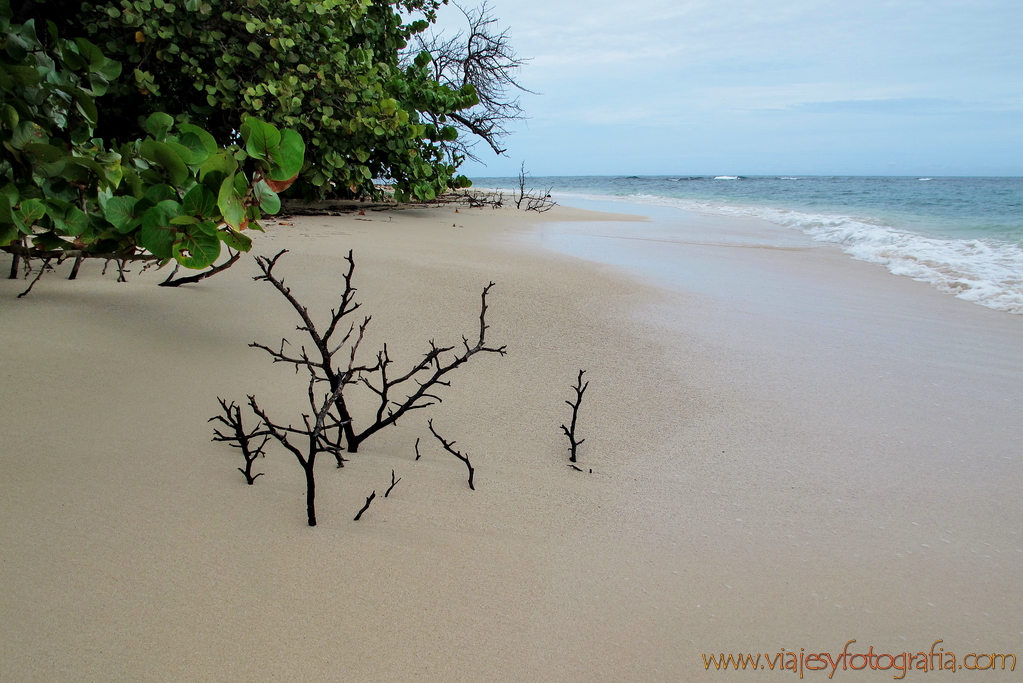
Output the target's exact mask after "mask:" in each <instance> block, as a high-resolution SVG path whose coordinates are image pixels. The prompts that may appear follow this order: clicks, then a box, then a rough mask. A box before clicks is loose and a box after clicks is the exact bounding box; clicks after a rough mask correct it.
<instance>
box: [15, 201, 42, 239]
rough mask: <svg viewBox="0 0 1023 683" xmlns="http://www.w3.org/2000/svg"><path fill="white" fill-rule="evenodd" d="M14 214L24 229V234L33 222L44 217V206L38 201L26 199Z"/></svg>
mask: <svg viewBox="0 0 1023 683" xmlns="http://www.w3.org/2000/svg"><path fill="white" fill-rule="evenodd" d="M14 213H15V216H16V217H17V219H18V220H19V221H21V224H22V225H24V226H25V227H26V232H29V231H30V230H29V229H30V228H31V227H32V226H33V225H34V224H35V222H36V221H38V220H39V219H40V218H42V217H43V216H45V215H46V205H44V204H43V202H42V201H40V200H39V199H26V200H25V201H23V202H22V203H21V206H20V207H18V210H17V211H15V212H14Z"/></svg>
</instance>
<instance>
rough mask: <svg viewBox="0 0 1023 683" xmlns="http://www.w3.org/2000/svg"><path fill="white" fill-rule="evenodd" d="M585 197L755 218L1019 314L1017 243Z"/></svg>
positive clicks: (794, 215)
mask: <svg viewBox="0 0 1023 683" xmlns="http://www.w3.org/2000/svg"><path fill="white" fill-rule="evenodd" d="M576 196H579V195H576ZM590 198H592V199H604V200H608V199H610V200H615V201H623V200H624V201H630V202H634V203H637V204H654V205H658V206H673V207H676V208H679V209H684V210H687V211H697V212H702V213H712V214H718V215H725V216H746V217H751V218H760V219H763V220H767V221H770V222H772V223H776V224H778V225H782V226H785V227H789V228H794V229H797V230H801V231H802V232H804V233H806V234H807V235H809V236H810V237H812V238H813V239H815V240H818V241H821V242H833V243H835V244H838V245H840V246H841V248H842V250H843V251H844V252H845V253H847V254H849V255H850V256H852V257H853V258H855V259H857V260H860V261H868V262H870V263H877V264H880V265H883V266H885V267H886V268H888V270H889V271H891V272H892V273H894V274H895V275H905V276H907V277H911V278H913V279H914V280H920V281H923V282H928V283H930V284H932V285H934V287H936V288H937V289H939V290H941V291H943V292H948V293H949V294H953V295H954V296H956V297H958V298H960V299H964V300H966V301H972V302H974V303H978V304H980V305H981V306H987V307H988V308H993V309H996V310H999V311H1006V312H1008V313H1015V314H1023V248H1021V246H1023V245H1020V244H1013V243H1010V242H1004V241H999V240H991V239H953V238H941V237H929V236H927V235H921V234H918V233H914V232H909V231H905V230H898V229H896V228H893V227H890V226H887V225H883V224H880V223H873V222H870V220H869V219H863V218H855V217H852V216H840V215H826V214H811V213H803V212H800V211H790V210H787V209H778V208H772V207H763V206H729V205H720V204H713V203H710V202H704V201H696V200H686V199H672V198H667V197H658V196H654V195H632V196H630V197H608V196H604V197H596V196H590Z"/></svg>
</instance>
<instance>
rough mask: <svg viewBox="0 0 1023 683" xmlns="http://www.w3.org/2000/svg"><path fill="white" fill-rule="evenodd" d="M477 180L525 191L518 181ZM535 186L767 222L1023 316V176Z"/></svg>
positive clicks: (556, 180) (548, 182)
mask: <svg viewBox="0 0 1023 683" xmlns="http://www.w3.org/2000/svg"><path fill="white" fill-rule="evenodd" d="M473 183H474V185H475V186H476V187H485V188H502V189H513V188H516V187H517V186H518V181H517V179H516V178H474V179H473ZM528 188H533V189H535V190H541V189H542V190H544V191H547V190H550V192H551V194H552V196H553V197H554V198H555V200H559V199H560V200H562V201H563V202H565V201H567V202H571V200H572V198H579V199H589V200H605V201H607V200H610V201H616V202H628V203H632V204H640V205H647V206H659V207H666V208H676V209H682V210H686V211H695V212H700V213H705V214H717V215H725V216H746V217H753V218H760V219H763V220H766V221H769V222H771V223H775V224H777V225H780V226H784V227H785V228H791V229H793V230H799V231H801V232H803V233H805V234H807V235H809V236H810V237H812V238H813V239H814V240H818V241H821V242H831V243H835V244H837V245H839V246H840V247H841V249H842V250H843V251H845V252H846V253H848V254H849V255H850V256H851V257H852V258H855V259H859V260H863V261H869V262H871V263H876V264H879V265H882V266H884V267H886V268H888V270H890V271H891V272H892V273H895V274H897V275H904V276H907V277H911V278H914V279H916V280H921V281H925V282H929V283H931V284H932V285H933V286H935V287H936V288H938V289H939V290H942V291H945V292H948V293H950V294H953V295H955V296H957V297H959V298H961V299H965V300H968V301H972V302H975V303H978V304H981V305H983V306H987V307H989V308H994V309H997V310H1001V311H1006V312H1009V313H1015V314H1023V178H946V177H933V178H931V177H842V176H582V177H530V178H527V189H528ZM637 208H638V207H637ZM662 215H663V214H662Z"/></svg>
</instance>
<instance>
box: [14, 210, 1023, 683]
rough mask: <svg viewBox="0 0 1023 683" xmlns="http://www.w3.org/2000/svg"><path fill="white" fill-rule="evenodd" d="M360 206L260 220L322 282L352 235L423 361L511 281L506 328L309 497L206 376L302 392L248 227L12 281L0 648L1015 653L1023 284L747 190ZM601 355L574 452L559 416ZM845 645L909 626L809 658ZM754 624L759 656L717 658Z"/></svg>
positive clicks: (71, 673) (541, 662)
mask: <svg viewBox="0 0 1023 683" xmlns="http://www.w3.org/2000/svg"><path fill="white" fill-rule="evenodd" d="M596 208H600V209H602V210H604V211H608V210H611V211H614V210H616V209H615V207H614V206H599V207H596ZM619 210H621V209H619ZM366 213H367V215H365V216H355V215H350V216H340V217H296V218H294V219H291V220H288V221H287V223H289V224H288V225H274V224H272V223H271V224H268V229H267V234H266V235H259V236H257V237H256V239H255V242H254V252H255V253H259V254H264V255H272V254H274V253H276V252H277V251H279V250H280V249H288V250H289V252H290V253H289V254H287V255H286V256H284V257H282V259H281V262H280V265H279V266H278V268H279V272H280V273H281V274H283V275H284V276H285V277H286V279H287V282H288V284H289V285H290V286H291V287H292V288H293V289H294V291H295V293H296V295H297V296H298V297H299V298H300V299H301V300H302V301H303V303H305V304H306V305H307V306H308V307H309V308H310V311H311V312H312V313H313V314H314V316H316V315H318V316H320V318H322V317H323V316H325V315H326V314H327V311H328V310H329V308H330V307H331V306H332V305H335V304H336V296H337V294H338V292H339V289H338V287H339V283H340V282H341V275H342V274H343V266H344V263H343V260H342V259H343V256H344V255H345V254H347V252H348V250H349V249H351V250H353V251H354V257H355V260H356V264H357V269H356V275H355V284H356V286H357V287H358V300H359V301H360V302H361V303H362V305H363V309H362V310H363V311H365V313H366V314H371V315H372V316H373V319H372V323H371V326H370V328H369V332H368V334H367V339H366V341H365V342H364V348H365V349H366V350H367V351H371V352H375V350H376V349H378V348H379V347H380V346H381V345H382V344H383V343H384V342H386V343H387V344H388V349H389V350H390V353H391V356H392V357H393V358H394V359H395V362H396V365H397V367H399V368H401V367H405V366H409V365H411V364H413V363H414V362H417V361H418V359H419V358H420V357H421V355H422V354H423V353H424V352H425V351H426V350H427V349H428V342H429V340H431V339H435V340H436V341H437V342H438V343H445V344H451V343H460V340H461V336H462V335H463V334H465V335H467V336H470V337H471V336H472V335H473V334H474V332H475V330H476V327H475V326H476V325H478V315H479V295H480V291H481V290H482V288H483V287H484V286H485V285H486V284H487V283H488V282H490V281H494V282H495V283H496V285H495V287H494V288H493V290H492V291H491V294H490V297H489V304H490V309H489V311H488V322H489V324H490V330H489V331H488V341H493V342H494V343H496V344H506V345H507V348H508V354H507V356H506V357H498V356H497V355H484V356H478V357H475V358H473V359H472V361H471V362H470V363H468V364H467V366H466V367H465V368H463V369H460V370H459V371H457V372H455V373H454V374H453V375H452V376H451V380H452V386H450V387H447V388H444V389H443V390H442V393H441V397H442V398H443V403H441V404H440V405H437V406H433V407H431V408H428V409H426V410H422V411H416V412H414V413H412V414H411V415H409V416H408V417H407V418H406V419H403V420H402V421H401V422H400V423H399V425H398V426H396V427H394V428H391V429H388V430H384V431H382V432H380V433H379V434H377V435H375V436H374V437H372V438H370V439H369V440H368V441H367V442H366V443H365V444H364V445H363V446H362V448H361V449H360V452H359V453H358V454H356V455H353V456H352V458H351V460H350V462H349V463H347V465H346V467H345V468H343V469H337V468H335V467H334V465H333V462H332V461H330V460H329V458H324V459H322V460H321V461H319V462H318V464H317V484H318V489H317V501H318V502H317V508H318V517H319V525H318V526H317V527H315V528H310V527H308V526H307V525H306V521H305V507H304V505H305V503H304V494H305V490H304V479H303V475H302V471H301V468H300V467H299V465H298V464H297V463H296V462H295V459H294V457H293V456H291V455H290V454H288V453H286V452H284V451H283V450H282V449H280V448H276V447H272V446H271V447H270V451H269V455H268V456H267V457H266V458H264V459H260V460H259V461H258V462H257V463H256V471H261V472H263V473H265V476H262V477H260V478H259V479H258V480H257V481H256V483H255V485H254V486H247V485H246V484H245V480H244V478H243V477H242V475H241V474H240V473H239V472H238V471H237V469H236V468H238V467H240V466H242V465H243V462H242V459H241V457H240V456H239V455H238V453H237V451H235V450H234V449H231V448H230V447H229V446H228V445H226V444H223V443H214V442H211V441H210V437H211V436H212V435H213V432H212V426H211V425H210V424H208V423H207V420H208V418H210V417H212V416H213V415H215V414H216V412H217V398H218V397H222V398H225V399H227V400H234V401H237V402H242V401H243V400H244V399H245V396H246V395H248V394H254V395H256V396H257V397H258V398H259V399H260V401H261V403H263V404H265V407H266V408H267V410H268V411H270V412H272V413H273V414H275V415H278V416H281V418H282V419H283V420H285V421H287V420H292V421H296V422H297V421H298V420H299V419H300V417H299V412H300V411H301V410H302V409H303V407H304V403H303V401H304V392H305V390H306V386H305V383H304V381H303V380H302V378H301V376H299V377H296V375H295V373H294V370H293V368H289V367H284V366H282V365H273V364H271V362H270V359H269V357H268V356H267V355H266V354H265V353H264V352H262V351H260V350H258V349H253V348H249V346H248V344H249V343H251V342H254V341H258V342H261V343H266V344H268V345H271V346H274V345H276V344H277V343H279V342H280V339H281V338H282V337H287V338H288V339H290V340H291V341H293V342H296V341H299V340H300V336H299V334H298V333H297V332H295V325H296V323H297V319H296V317H295V314H294V312H293V311H292V310H291V309H290V308H289V307H288V305H287V303H286V302H285V301H284V300H283V299H282V298H281V297H280V295H279V294H277V292H276V291H274V290H273V289H272V287H270V286H269V285H268V284H266V283H260V282H253V280H252V277H253V276H254V275H256V274H258V270H257V268H256V266H255V264H254V263H253V261H252V259H251V258H250V257H246V258H244V259H242V260H241V261H240V262H239V263H238V264H237V265H236V266H235V267H234V268H232V269H231V270H229V271H227V272H226V273H224V274H221V275H218V276H217V277H214V278H212V279H210V280H207V281H205V282H203V283H200V284H197V285H193V286H188V287H183V288H180V289H176V290H175V289H170V290H168V289H164V288H160V287H157V286H156V283H157V282H159V281H160V280H162V279H163V278H164V277H165V275H164V274H163V273H158V272H147V273H142V274H139V273H137V272H136V273H132V274H131V275H130V276H129V282H128V283H116V282H115V278H114V277H111V276H109V275H108V276H105V277H104V276H101V275H100V272H99V271H100V268H101V266H100V265H99V264H86V266H84V267H83V269H82V273H81V275H80V276H79V279H78V280H77V281H75V282H68V281H67V280H65V279H62V278H61V277H60V276H59V274H57V275H50V276H48V277H44V278H43V280H42V281H41V282H40V283H39V284H38V285H37V286H36V288H35V289H34V291H33V292H32V293H31V294H30V295H29V296H28V297H26V298H25V299H21V300H19V299H16V298H15V296H16V295H17V293H19V292H20V291H22V290H23V289H24V288H25V286H26V285H25V283H24V282H23V281H16V282H15V281H8V280H3V284H2V285H0V316H2V319H3V325H2V327H0V340H2V344H0V348H2V349H3V351H2V353H3V355H4V358H3V362H2V366H0V367H2V369H3V370H2V380H0V381H2V383H3V385H2V386H3V394H4V397H5V398H4V406H5V407H4V410H3V411H2V413H0V433H2V434H3V448H2V450H0V466H2V469H3V473H4V474H3V476H2V477H0V520H2V521H0V545H2V547H3V552H2V556H0V558H2V559H0V577H2V578H0V580H2V585H3V590H2V591H0V680H3V681H12V682H18V683H20V682H26V683H27V682H44V681H45V682H50V681H96V682H104V683H114V682H122V681H123V682H147V681H153V682H157V681H161V682H162V681H209V682H217V683H223V682H233V681H238V682H241V681H245V682H251V681H272V680H274V681H380V682H385V681H436V682H444V683H453V682H455V681H495V682H496V681H500V682H505V681H507V682H518V681H544V682H561V681H564V682H579V683H582V682H595V681H608V682H612V681H614V682H622V681H643V682H646V681H650V682H660V681H694V680H704V679H725V678H738V677H744V676H746V677H748V676H755V677H760V678H764V679H769V680H782V679H785V678H786V677H787V678H788V679H791V677H792V676H793V673H794V672H793V671H791V670H784V669H783V667H784V665H785V663H786V662H789V661H797V662H798V663H799V667H802V668H799V669H798V670H797V671H796V672H795V673H797V674H799V673H801V675H802V676H803V677H804V678H809V679H816V680H824V679H826V678H827V677H828V675H829V674H833V675H834V678H835V679H839V678H841V679H850V680H877V681H881V680H889V679H890V678H901V677H903V676H904V677H905V678H907V679H913V678H920V677H923V676H925V674H935V675H940V674H945V673H951V672H952V671H951V670H949V669H946V668H941V669H940V670H931V671H925V670H923V669H921V668H918V667H919V665H920V662H922V661H924V659H923V658H922V657H918V656H916V653H918V652H925V651H928V650H929V649H933V651H934V652H935V653H940V652H941V650H942V649H943V655H944V657H942V656H938V658H937V659H936V660H935V659H933V658H931V657H929V656H928V658H927V660H926V661H927V662H929V664H928V667H929V668H933V667H935V666H936V665H935V664H934V663H933V662H935V661H937V662H938V663H940V664H941V665H942V667H945V666H948V665H949V663H950V661H951V660H950V659H949V657H948V655H952V656H953V658H954V666H955V667H956V668H955V670H956V671H961V673H963V674H966V672H967V669H969V668H971V662H972V665H973V666H976V665H978V664H983V663H984V662H986V661H988V660H985V659H983V658H980V659H979V660H978V658H977V657H974V659H972V660H971V659H969V658H967V655H969V654H973V655H977V654H985V653H986V654H987V655H991V654H1002V655H1008V654H1013V655H1015V656H1016V657H1018V656H1023V590H1021V589H1020V585H1021V579H1023V496H1021V495H1020V486H1021V482H1023V449H1021V445H1023V440H1021V436H1023V316H1016V315H1011V314H1007V313H1003V312H999V311H994V310H991V309H987V308H983V307H981V306H977V305H974V304H971V303H968V302H965V301H961V300H958V299H955V298H954V297H952V296H950V295H948V294H943V293H941V292H938V291H936V290H934V289H933V288H931V287H930V286H929V285H927V284H925V283H920V282H914V281H913V280H910V279H908V278H904V277H898V276H894V275H891V274H889V273H887V272H886V271H885V270H884V269H882V268H880V267H878V266H874V265H871V264H867V263H862V262H857V261H854V260H852V259H850V258H849V257H848V256H846V255H844V254H842V253H841V252H840V251H839V250H838V249H837V247H833V246H828V245H823V244H819V243H814V242H812V241H811V240H810V239H809V238H807V237H805V236H804V235H802V234H800V233H796V232H794V231H788V232H784V233H783V232H779V231H783V230H784V229H782V228H778V227H775V226H770V225H768V224H767V223H763V222H759V221H755V220H754V219H749V220H745V221H744V220H743V219H737V218H721V217H717V218H715V217H708V216H702V215H699V214H692V213H686V212H683V211H675V212H674V213H672V214H670V215H668V214H665V213H663V212H660V213H658V212H655V211H651V213H650V217H649V218H642V217H638V216H628V215H623V214H620V213H597V212H592V211H588V210H585V209H581V208H572V207H558V208H556V209H555V210H553V211H551V212H549V213H545V214H535V213H526V212H522V211H515V210H514V209H511V208H505V209H501V210H494V209H491V208H480V209H470V208H467V207H460V208H459V210H458V212H457V213H456V211H455V208H454V207H450V206H445V207H437V208H430V209H411V210H403V211H389V212H372V211H368V212H366ZM666 225H670V227H671V230H668V229H667V228H664V226H666ZM680 235H681V236H680ZM0 266H9V257H7V258H6V259H4V260H0ZM62 268H64V271H62V272H63V274H64V275H65V276H66V270H67V268H68V266H67V265H65V266H63V267H62ZM133 270H137V268H134V269H133ZM3 272H6V270H4V271H3ZM579 369H586V370H587V374H586V378H587V379H588V380H590V387H589V389H588V391H587V393H586V395H585V400H584V403H583V406H582V409H581V413H580V422H579V434H580V436H581V437H585V438H586V442H585V444H583V445H582V446H581V447H580V463H579V464H580V467H582V468H584V470H585V471H584V472H578V471H574V470H572V469H570V468H569V467H568V460H567V458H568V455H567V441H566V439H565V438H564V436H563V435H562V434H561V433H560V429H559V425H561V424H562V422H565V421H567V420H568V419H569V417H570V415H569V409H568V407H567V406H566V405H565V404H564V401H565V400H566V399H569V398H571V397H572V391H571V389H570V385H571V384H572V383H573V382H574V381H575V377H576V373H577V371H578V370H579ZM428 418H432V419H433V421H434V425H435V426H436V427H437V428H438V431H440V432H441V433H442V434H444V435H445V437H446V438H448V439H453V440H455V441H457V442H458V443H457V447H458V448H460V449H463V452H467V453H468V454H469V455H470V457H471V458H472V462H473V465H474V466H475V468H476V475H475V483H476V490H475V491H471V490H469V488H468V486H467V484H466V478H465V468H464V467H463V465H462V464H461V463H460V462H458V461H457V460H456V459H454V458H453V457H452V456H451V455H449V454H447V453H445V452H444V451H443V450H442V449H441V448H440V446H439V444H438V443H437V442H436V441H435V440H434V439H433V437H432V436H431V435H430V434H429V431H428V430H427V427H426V421H427V419H428ZM417 438H419V439H421V442H420V450H421V452H422V457H421V459H419V460H416V458H415V455H416V454H415V451H414V444H415V442H416V439H417ZM591 469H592V473H591V472H590V470H591ZM392 470H393V471H394V472H395V474H396V476H397V477H400V478H401V481H400V482H399V483H398V484H397V485H396V486H395V488H394V490H393V491H392V492H391V494H390V495H389V496H388V497H387V498H383V497H382V494H383V492H384V490H385V489H386V488H387V487H388V486H389V485H390V481H391V472H392ZM371 491H376V493H377V498H376V499H375V500H374V502H373V504H372V505H371V507H370V508H369V509H368V510H367V512H366V513H365V515H364V516H363V518H362V519H361V520H360V521H358V522H355V521H353V520H352V518H353V517H354V515H355V513H356V512H357V511H358V510H359V508H360V507H361V506H362V505H363V503H364V502H365V499H366V497H367V496H368V495H369V494H370V492H371ZM853 639H855V640H856V642H855V643H853V644H851V645H848V641H850V640H853ZM939 640H941V641H942V642H941V643H940V644H938V645H934V643H935V641H939ZM843 647H846V648H847V650H846V651H847V652H848V653H850V654H852V653H861V652H862V653H866V652H867V651H868V648H872V650H871V652H872V653H873V655H878V654H880V653H884V654H888V655H890V657H889V659H888V660H886V659H884V657H880V658H876V657H875V658H874V659H872V660H871V659H869V658H866V659H863V658H861V659H860V660H859V662H857V661H856V659H855V658H853V657H848V656H847V657H846V659H845V660H843V664H840V665H838V668H837V670H833V668H832V667H831V666H828V667H827V668H826V669H822V668H821V667H820V664H819V663H820V662H821V661H826V660H823V659H822V658H821V657H816V658H814V659H808V656H809V655H811V654H820V653H829V654H830V656H831V657H833V658H837V657H838V656H839V655H841V653H842V652H843ZM740 652H741V653H744V654H748V653H753V654H754V655H756V654H757V653H759V654H761V655H762V659H761V660H759V664H761V665H764V667H765V668H760V666H757V671H756V673H755V674H754V673H753V671H752V670H750V669H746V670H740V671H729V672H728V673H725V672H723V671H720V670H717V669H716V667H715V666H713V665H710V666H709V668H708V660H707V657H709V656H710V655H711V654H714V655H715V656H717V655H720V654H721V653H725V654H730V653H735V654H738V653H740ZM779 653H781V656H780V657H776V656H777V655H779ZM787 653H793V654H794V653H800V655H802V656H801V657H798V658H797V657H795V656H793V657H792V658H791V660H790V659H788V658H787ZM909 654H911V655H914V656H915V657H916V658H915V659H913V660H912V663H909V664H908V665H906V667H905V668H906V669H907V671H902V670H900V669H899V667H900V666H901V665H900V663H899V662H900V660H899V658H898V656H901V657H902V659H901V662H902V664H907V661H908V656H907V655H909ZM989 659H990V658H989ZM850 661H852V662H853V668H855V667H858V666H859V663H862V662H864V661H866V662H868V663H869V662H871V661H872V662H874V664H876V665H877V668H880V669H883V670H877V669H876V668H875V666H874V665H866V666H865V667H864V668H861V669H860V670H852V669H851V668H848V667H847V666H846V665H847V664H849V663H850ZM1006 661H1009V662H1010V663H1011V662H1013V661H1014V659H1013V660H1006ZM768 663H770V666H771V668H766V666H767V664H768ZM886 665H887V666H886ZM962 666H965V668H963V669H960V668H959V667H962ZM1021 667H1023V663H1020V664H1019V665H1016V669H1015V671H1010V668H1009V665H1008V664H1007V665H1006V668H1005V670H1002V669H1001V668H998V667H995V669H994V670H986V671H985V673H984V674H983V675H978V674H972V677H973V678H984V679H985V680H996V681H1014V680H1020V676H1021V671H1023V668H1021ZM751 668H752V666H751ZM968 677H969V676H968ZM953 680H954V679H953Z"/></svg>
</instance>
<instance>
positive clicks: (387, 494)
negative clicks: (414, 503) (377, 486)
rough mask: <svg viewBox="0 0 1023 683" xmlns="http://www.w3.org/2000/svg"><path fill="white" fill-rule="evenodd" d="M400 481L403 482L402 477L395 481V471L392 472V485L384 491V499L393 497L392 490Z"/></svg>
mask: <svg viewBox="0 0 1023 683" xmlns="http://www.w3.org/2000/svg"><path fill="white" fill-rule="evenodd" d="M399 481H401V477H398V478H397V479H395V478H394V470H391V485H390V486H388V487H387V490H386V491H384V498H386V497H387V496H389V495H391V489H393V488H394V485H395V484H397V483H398V482H399Z"/></svg>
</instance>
